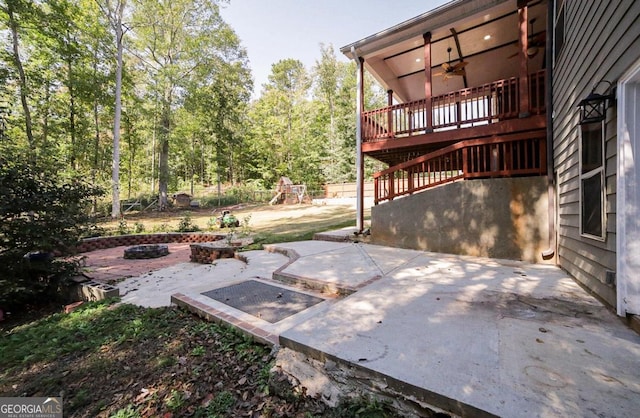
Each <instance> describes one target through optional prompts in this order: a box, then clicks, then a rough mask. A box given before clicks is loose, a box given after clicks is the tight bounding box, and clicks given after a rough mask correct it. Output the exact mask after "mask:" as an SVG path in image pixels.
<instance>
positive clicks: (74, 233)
mask: <svg viewBox="0 0 640 418" xmlns="http://www.w3.org/2000/svg"><path fill="white" fill-rule="evenodd" d="M61 171H62V170H57V168H55V167H43V166H40V165H37V164H30V163H29V162H28V161H26V160H25V159H24V158H18V157H17V156H11V155H1V156H0V306H4V307H5V308H8V307H11V308H15V307H19V306H20V305H22V304H25V303H32V302H35V301H37V300H39V299H41V298H48V297H51V296H53V295H54V294H55V291H56V290H57V289H58V287H59V286H60V285H61V284H62V282H63V279H64V278H65V277H68V276H70V275H71V274H73V272H74V271H75V270H76V268H77V266H76V265H75V264H74V263H72V262H67V261H61V260H58V259H55V258H54V257H53V254H60V255H63V254H67V253H70V252H72V251H73V250H74V249H75V246H76V244H77V242H78V239H79V238H80V237H81V236H85V235H91V233H92V232H95V230H92V228H93V227H94V226H93V222H92V220H91V218H90V217H89V215H88V209H89V206H90V204H91V199H92V198H94V197H97V196H100V195H101V194H102V191H101V190H100V189H98V188H96V187H93V186H90V185H88V184H86V183H84V182H83V181H81V180H80V179H79V178H61V177H60V175H59V174H58V173H59V172H61Z"/></svg>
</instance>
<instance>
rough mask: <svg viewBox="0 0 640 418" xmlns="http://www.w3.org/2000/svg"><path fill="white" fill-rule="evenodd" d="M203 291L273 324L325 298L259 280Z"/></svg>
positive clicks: (213, 297)
mask: <svg viewBox="0 0 640 418" xmlns="http://www.w3.org/2000/svg"><path fill="white" fill-rule="evenodd" d="M202 294H203V295H205V296H208V297H210V298H211V299H215V300H217V301H218V302H222V303H224V304H225V305H229V306H231V307H234V308H236V309H239V310H241V311H243V312H246V313H248V314H251V315H253V316H256V317H258V318H260V319H264V320H265V321H268V322H271V323H272V324H273V323H276V322H278V321H282V320H283V319H284V318H287V317H289V316H291V315H293V314H297V313H298V312H301V311H303V310H305V309H307V308H310V307H311V306H313V305H316V304H318V303H320V302H322V301H323V300H324V299H322V298H318V297H315V296H310V295H306V294H304V293H299V292H294V291H293V290H288V289H283V288H281V287H277V286H271V285H268V284H265V283H262V282H258V281H255V280H248V281H246V282H242V283H238V284H234V285H231V286H227V287H222V288H220V289H214V290H210V291H208V292H204V293H202Z"/></svg>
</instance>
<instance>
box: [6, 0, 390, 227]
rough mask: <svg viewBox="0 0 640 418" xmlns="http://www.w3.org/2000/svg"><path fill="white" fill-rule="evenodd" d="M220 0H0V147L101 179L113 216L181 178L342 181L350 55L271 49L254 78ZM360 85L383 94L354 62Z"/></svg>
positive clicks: (187, 186)
mask: <svg viewBox="0 0 640 418" xmlns="http://www.w3.org/2000/svg"><path fill="white" fill-rule="evenodd" d="M221 7H224V1H222V0H2V1H0V22H1V23H0V25H1V27H0V31H1V33H2V37H3V40H4V42H3V45H4V47H3V48H2V50H1V54H2V55H1V57H0V80H1V82H0V136H1V141H0V152H1V153H2V154H3V155H5V156H10V157H11V158H13V159H20V160H25V161H29V162H31V163H33V165H34V167H36V166H37V167H40V168H42V169H43V170H47V171H50V172H51V173H52V175H57V176H63V177H64V176H80V177H82V178H83V179H84V180H85V181H86V182H88V183H89V184H90V185H91V186H97V187H100V188H103V189H104V190H105V191H108V193H107V194H106V195H105V199H109V201H110V202H111V201H112V202H113V205H112V209H113V212H112V214H113V215H114V216H115V215H116V214H117V213H118V212H117V211H116V210H119V204H120V203H119V202H120V200H125V199H131V198H133V197H135V196H137V195H140V194H147V195H155V196H158V197H159V207H160V209H162V208H164V207H165V206H166V205H167V203H168V199H169V196H171V194H172V193H175V192H178V191H186V192H191V193H192V194H193V190H194V187H213V188H214V189H217V190H218V191H220V190H223V187H229V186H237V185H242V187H247V188H251V189H255V190H270V189H271V188H272V187H273V186H274V185H275V183H276V182H277V181H278V179H279V178H280V176H287V177H289V178H291V179H292V180H293V181H294V182H295V183H301V184H306V185H307V187H308V188H311V189H313V188H319V187H321V185H322V184H325V183H339V182H345V181H353V180H354V179H355V103H356V100H355V95H356V68H355V63H353V62H346V61H344V60H339V59H338V57H337V56H336V51H335V50H334V47H333V45H331V44H320V45H318V48H319V52H320V54H319V56H320V58H319V59H318V60H316V62H315V65H314V66H313V67H312V68H305V66H304V65H303V63H302V62H301V61H299V60H297V59H296V58H295V57H291V58H289V59H284V60H280V61H278V62H275V63H273V65H272V67H271V74H270V75H269V78H268V82H267V83H265V84H263V85H262V86H254V85H253V80H252V74H251V63H250V62H249V60H248V58H247V53H246V50H245V48H244V47H243V45H242V40H241V39H239V37H238V36H237V34H236V33H235V32H234V30H233V28H232V27H231V26H229V25H228V24H227V23H226V22H225V21H224V20H223V19H222V17H221V14H220V8H221ZM280 30H283V31H286V28H282V29H280ZM365 87H366V90H365V108H374V107H382V106H384V105H385V103H386V94H385V93H384V92H383V91H381V89H380V88H379V87H377V85H376V84H375V82H374V81H373V79H372V78H369V77H368V75H367V78H366V80H365ZM254 90H255V91H257V92H258V94H253V93H254ZM252 97H253V98H252ZM373 169H374V163H373V162H372V161H368V162H367V174H368V175H370V174H371V172H372V171H373Z"/></svg>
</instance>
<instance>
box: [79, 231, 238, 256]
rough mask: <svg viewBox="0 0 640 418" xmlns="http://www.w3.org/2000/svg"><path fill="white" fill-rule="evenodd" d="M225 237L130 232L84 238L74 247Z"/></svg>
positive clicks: (87, 248)
mask: <svg viewBox="0 0 640 418" xmlns="http://www.w3.org/2000/svg"><path fill="white" fill-rule="evenodd" d="M223 238H226V235H219V234H211V233H206V232H165V233H159V234H130V235H117V236H113V237H94V238H85V239H83V240H82V241H80V242H79V243H78V245H77V247H76V251H77V252H78V253H87V252H90V251H95V250H104V249H106V248H113V247H120V246H133V245H142V244H166V243H171V242H188V243H201V242H212V241H218V240H221V239H223Z"/></svg>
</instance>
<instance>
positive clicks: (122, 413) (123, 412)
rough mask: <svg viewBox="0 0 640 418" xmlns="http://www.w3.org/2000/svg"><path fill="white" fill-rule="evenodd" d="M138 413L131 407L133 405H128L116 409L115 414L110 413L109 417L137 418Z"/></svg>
mask: <svg viewBox="0 0 640 418" xmlns="http://www.w3.org/2000/svg"><path fill="white" fill-rule="evenodd" d="M139 417H140V413H139V412H138V411H137V410H136V409H135V408H134V407H133V405H128V406H127V407H126V408H122V409H120V410H118V411H117V412H116V413H115V414H113V415H111V416H110V417H109V418H139Z"/></svg>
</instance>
